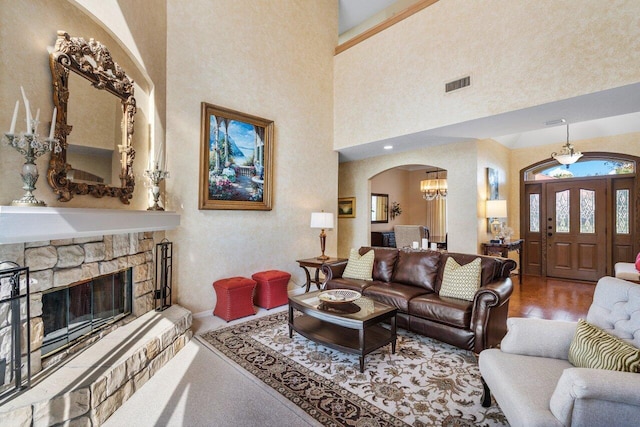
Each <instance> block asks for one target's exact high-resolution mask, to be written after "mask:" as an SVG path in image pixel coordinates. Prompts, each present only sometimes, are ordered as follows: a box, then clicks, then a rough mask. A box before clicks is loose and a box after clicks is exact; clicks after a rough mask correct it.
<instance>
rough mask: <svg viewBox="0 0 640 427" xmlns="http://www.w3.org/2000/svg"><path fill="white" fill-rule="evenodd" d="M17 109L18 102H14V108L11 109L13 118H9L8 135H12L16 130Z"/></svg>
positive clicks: (18, 106)
mask: <svg viewBox="0 0 640 427" xmlns="http://www.w3.org/2000/svg"><path fill="white" fill-rule="evenodd" d="M18 108H20V101H16V108H14V109H13V117H12V118H11V128H10V129H9V133H10V134H11V135H13V133H14V132H15V130H16V120H17V119H18Z"/></svg>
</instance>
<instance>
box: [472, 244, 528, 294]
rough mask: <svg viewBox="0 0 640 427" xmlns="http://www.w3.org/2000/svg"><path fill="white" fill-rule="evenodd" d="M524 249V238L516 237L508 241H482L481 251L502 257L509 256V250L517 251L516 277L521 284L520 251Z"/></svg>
mask: <svg viewBox="0 0 640 427" xmlns="http://www.w3.org/2000/svg"><path fill="white" fill-rule="evenodd" d="M523 249H524V240H523V239H518V240H514V241H512V242H508V243H483V244H482V251H483V254H484V255H493V256H495V255H499V256H501V257H503V258H508V257H509V252H511V251H516V252H517V253H518V276H519V277H518V279H519V281H520V284H521V285H522V251H523Z"/></svg>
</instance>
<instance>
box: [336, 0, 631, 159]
mask: <svg viewBox="0 0 640 427" xmlns="http://www.w3.org/2000/svg"><path fill="white" fill-rule="evenodd" d="M396 2H397V0H339V20H340V22H339V32H340V33H343V32H345V31H347V30H349V29H350V28H353V27H355V26H357V25H359V24H361V23H362V22H364V21H366V20H367V19H369V18H371V17H372V16H374V15H375V14H377V13H379V12H380V11H382V10H384V9H385V8H387V7H389V6H391V5H393V4H394V3H396ZM561 118H564V119H566V120H567V122H568V123H569V126H570V140H571V141H574V140H581V139H588V138H596V137H602V136H611V135H619V134H625V133H631V132H640V83H638V84H633V85H629V86H625V87H620V88H615V89H610V90H606V91H602V92H597V93H592V94H588V95H583V96H579V97H576V98H572V99H567V100H562V101H557V102H552V103H549V104H544V105H538V106H535V107H531V108H526V109H523V110H518V111H512V112H509V113H504V114H499V115H495V116H491V117H486V118H482V119H477V120H472V121H468V122H464V123H457V124H453V125H450V126H445V127H442V128H438V129H429V130H425V131H423V132H418V133H414V134H410V135H402V136H398V137H395V138H391V139H387V140H380V141H373V142H370V143H367V144H361V145H358V146H356V147H349V148H344V149H341V150H339V151H340V161H341V162H344V161H353V160H360V159H364V158H368V157H375V156H380V155H384V154H389V153H390V152H389V151H386V150H384V149H383V147H384V146H385V145H393V147H394V148H393V152H401V151H409V150H415V149H419V148H422V147H427V146H435V145H442V144H448V143H455V142H460V141H464V140H473V139H485V138H492V139H494V140H496V141H498V142H500V143H501V144H503V145H505V146H507V147H509V148H523V147H531V146H536V145H547V144H555V143H557V144H559V145H560V144H562V143H564V142H565V141H566V126H565V125H555V126H547V125H546V124H545V123H546V122H548V121H552V120H557V119H561ZM558 148H560V147H558ZM576 148H577V149H578V150H579V149H580V148H579V147H578V146H576Z"/></svg>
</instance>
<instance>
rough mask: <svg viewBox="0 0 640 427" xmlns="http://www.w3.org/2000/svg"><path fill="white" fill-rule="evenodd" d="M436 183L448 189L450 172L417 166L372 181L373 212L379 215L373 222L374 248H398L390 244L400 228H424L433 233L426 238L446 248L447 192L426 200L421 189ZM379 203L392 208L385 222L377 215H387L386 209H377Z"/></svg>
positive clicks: (393, 170)
mask: <svg viewBox="0 0 640 427" xmlns="http://www.w3.org/2000/svg"><path fill="white" fill-rule="evenodd" d="M436 172H438V173H437V175H436ZM435 179H439V180H440V185H446V179H447V171H446V170H443V169H442V168H438V167H435V166H429V165H417V164H410V165H402V166H397V167H393V168H390V169H387V170H385V171H382V172H380V173H378V174H376V175H374V176H372V177H370V178H369V197H370V205H369V212H371V214H372V215H373V214H374V213H375V214H376V215H375V217H371V220H370V231H371V244H372V245H375V246H386V245H391V246H395V243H396V242H395V240H393V243H388V242H389V236H390V233H393V232H394V228H395V226H398V225H419V226H423V227H425V228H426V229H427V230H429V231H428V233H429V234H428V236H425V237H428V238H429V240H430V241H431V242H434V243H436V244H439V245H446V243H447V215H446V191H445V190H444V189H443V191H442V195H441V196H440V197H429V198H425V197H424V194H423V192H422V187H421V183H422V181H424V180H435ZM379 201H384V202H385V203H387V206H388V207H387V208H386V210H387V211H388V215H387V216H384V215H383V219H382V220H380V219H379V218H378V216H377V213H378V212H381V211H385V207H384V206H382V207H380V206H377V205H378V203H379ZM398 212H399V213H398ZM374 218H377V219H374Z"/></svg>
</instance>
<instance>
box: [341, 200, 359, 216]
mask: <svg viewBox="0 0 640 427" xmlns="http://www.w3.org/2000/svg"><path fill="white" fill-rule="evenodd" d="M355 217H356V198H355V197H341V198H339V199H338V218H355Z"/></svg>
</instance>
